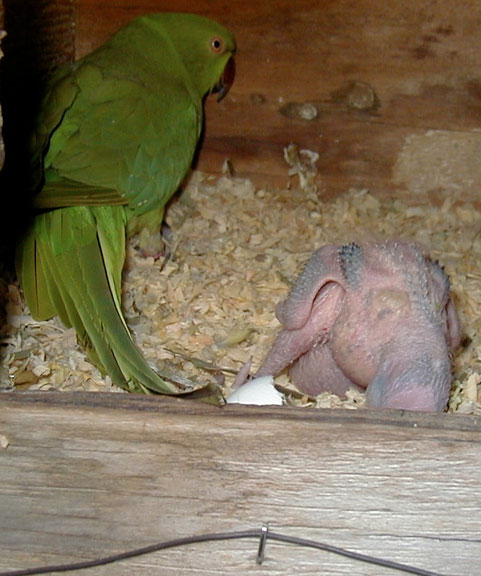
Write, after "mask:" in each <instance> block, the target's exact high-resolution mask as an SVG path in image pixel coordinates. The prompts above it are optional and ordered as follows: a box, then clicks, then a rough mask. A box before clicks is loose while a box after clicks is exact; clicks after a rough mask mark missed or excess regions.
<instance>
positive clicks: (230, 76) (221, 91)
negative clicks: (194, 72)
mask: <svg viewBox="0 0 481 576" xmlns="http://www.w3.org/2000/svg"><path fill="white" fill-rule="evenodd" d="M234 78H235V62H234V58H232V57H231V58H229V60H228V61H227V64H226V65H225V68H224V72H222V76H221V77H220V79H219V81H218V82H217V84H216V85H215V86H214V88H213V89H212V92H216V93H217V102H220V101H221V100H222V98H224V96H225V95H226V94H227V92H229V90H230V87H231V86H232V84H234Z"/></svg>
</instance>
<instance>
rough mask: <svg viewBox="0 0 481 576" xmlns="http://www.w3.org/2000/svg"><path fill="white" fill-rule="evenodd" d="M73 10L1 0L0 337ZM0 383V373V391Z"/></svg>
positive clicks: (69, 53) (67, 55) (38, 1)
mask: <svg viewBox="0 0 481 576" xmlns="http://www.w3.org/2000/svg"><path fill="white" fill-rule="evenodd" d="M1 3H2V2H1V0H0V16H1V15H2V14H1V12H2V7H1ZM73 10H74V8H73V3H72V2H64V1H63V0H3V29H4V30H5V31H6V36H5V38H4V39H3V41H2V51H3V54H4V57H3V59H2V61H1V62H0V103H1V107H2V116H3V128H2V132H3V140H4V145H5V162H4V165H3V169H2V171H1V172H0V195H1V196H0V197H1V202H2V208H1V210H0V215H1V220H0V335H1V334H2V333H3V328H4V326H5V320H6V303H7V299H8V285H9V284H10V283H11V282H13V281H14V279H15V270H14V254H15V244H16V240H17V239H18V238H19V236H20V235H21V234H22V232H23V231H24V230H25V228H26V226H27V225H28V223H29V221H30V219H31V210H30V204H31V202H30V200H31V196H32V190H31V185H30V181H31V167H30V157H29V142H30V138H31V135H32V132H33V127H34V123H35V118H36V115H37V112H38V108H39V104H40V100H41V95H42V91H43V86H44V85H45V81H46V79H47V78H48V76H49V75H50V74H51V72H52V70H53V69H54V68H55V67H56V66H57V65H59V64H61V63H63V62H65V61H67V60H71V59H73V56H74V26H73V22H74V12H73ZM1 27H2V26H1V22H0V28H1ZM3 350H4V346H3V345H1V343H0V368H2V367H3V365H4V362H3V358H2V357H3ZM3 382H4V378H3V374H1V373H0V388H1V387H2V383H3Z"/></svg>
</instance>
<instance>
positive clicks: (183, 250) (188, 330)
mask: <svg viewBox="0 0 481 576" xmlns="http://www.w3.org/2000/svg"><path fill="white" fill-rule="evenodd" d="M312 181H313V180H312V179H311V178H305V179H304V181H303V182H304V183H305V182H308V184H309V185H308V186H304V187H303V188H301V187H293V186H287V187H286V188H285V189H268V188H266V189H256V188H255V187H254V186H253V184H252V183H251V182H250V181H247V180H242V179H239V178H235V177H231V176H223V177H221V178H219V179H216V178H214V177H208V176H206V175H204V174H201V173H198V172H194V173H193V174H192V176H191V178H190V180H189V183H188V184H187V185H186V187H185V189H184V191H183V193H182V194H181V195H179V196H178V197H176V198H175V199H174V201H173V202H172V203H171V204H170V206H169V209H168V211H167V215H166V222H167V224H168V226H169V227H170V234H169V241H168V242H169V245H168V250H167V256H166V257H165V258H163V259H159V260H157V261H154V260H153V259H152V258H142V257H141V256H139V255H138V253H137V252H136V250H135V249H134V248H132V247H131V246H129V249H128V257H127V263H126V268H125V274H124V308H125V315H126V318H127V320H128V323H129V326H130V328H131V330H132V332H133V334H134V336H135V339H136V341H137V343H138V345H139V346H140V348H141V349H142V351H143V353H144V354H145V355H146V357H147V358H148V360H149V362H150V363H151V364H152V365H153V366H155V363H156V362H168V363H169V364H170V365H171V366H172V367H175V368H177V369H182V370H184V371H186V372H187V373H188V374H191V375H193V376H195V377H196V378H197V379H199V380H209V379H212V378H216V379H217V381H219V380H218V379H219V374H220V373H222V374H223V377H225V381H224V388H225V392H226V394H227V393H228V391H229V388H230V386H231V384H232V382H233V380H234V376H235V373H236V372H237V371H238V370H239V369H240V368H241V366H242V365H243V364H244V363H245V362H247V361H248V360H249V358H250V357H252V365H253V370H255V369H256V368H257V367H258V366H259V365H260V362H261V360H262V358H263V357H264V356H265V354H266V353H267V351H268V350H269V348H270V345H271V344H272V342H273V340H274V337H275V335H276V333H277V331H278V329H279V323H278V321H277V320H276V318H275V315H274V310H275V306H276V304H277V303H278V302H279V301H280V300H282V299H283V298H284V297H285V296H286V295H287V292H288V290H289V287H290V285H291V283H292V282H293V281H294V280H295V278H296V277H297V276H298V274H299V273H300V271H301V269H302V267H303V265H304V263H305V262H306V261H307V259H308V258H309V257H310V255H311V254H312V252H313V251H314V250H316V249H317V248H319V247H320V246H322V245H323V244H327V243H332V244H342V243H346V242H352V241H359V242H362V241H368V240H369V241H371V240H381V239H382V238H385V237H402V238H405V239H411V240H415V241H417V242H420V243H421V244H423V245H424V246H425V247H426V248H427V249H428V250H429V252H430V254H431V256H432V257H433V258H435V259H438V260H439V261H440V263H441V264H442V265H443V266H444V267H445V270H446V272H447V273H448V275H449V277H450V280H451V286H452V295H453V299H454V302H455V304H456V307H457V310H458V313H459V316H460V319H461V323H462V326H463V333H464V335H465V338H464V345H463V347H462V349H460V350H458V351H457V352H456V354H455V358H454V382H453V388H452V394H451V398H450V402H449V411H451V412H461V413H479V414H481V336H480V332H481V330H480V328H481V272H480V270H481V212H479V211H477V210H476V209H475V208H474V207H473V206H472V205H470V204H463V203H459V202H456V204H455V203H454V201H450V200H446V201H445V202H444V204H442V206H440V207H436V206H412V205H407V204H405V203H403V202H401V201H399V200H396V199H393V200H380V199H378V198H376V197H375V196H373V195H372V194H370V193H369V192H368V191H367V190H349V191H347V192H346V193H345V194H343V195H341V196H339V197H337V198H336V199H334V200H329V201H322V200H320V199H319V195H318V194H317V193H316V190H315V187H313V186H312ZM2 290H3V297H4V300H5V301H6V303H7V322H6V323H5V326H4V328H3V332H2V342H3V354H4V362H3V373H2V374H1V380H2V383H3V386H4V387H11V386H12V385H13V386H17V387H21V388H22V389H29V390H38V389H56V390H88V391H119V389H118V388H117V387H115V386H113V385H112V383H111V381H110V379H109V378H108V377H107V378H103V377H102V376H101V374H100V373H99V372H98V370H97V369H96V368H95V367H93V366H92V364H90V362H89V361H88V359H87V358H86V356H85V355H84V353H83V352H82V350H81V348H80V347H79V346H78V345H77V344H76V339H75V334H74V331H73V330H72V329H70V330H67V329H65V328H64V327H63V326H62V325H61V323H60V322H59V321H58V320H56V319H54V320H51V321H48V322H36V321H34V320H33V319H32V318H31V317H30V316H29V314H28V311H27V310H26V309H25V308H24V306H23V304H22V299H21V296H20V292H19V288H18V286H17V285H16V284H15V283H14V282H9V283H6V282H5V281H4V283H3V285H2ZM203 364H208V365H210V366H211V367H214V368H216V369H217V373H216V370H213V371H212V370H211V371H205V370H204V369H203V368H202V365H203ZM221 371H222V372H221ZM276 383H277V384H279V385H280V386H282V387H284V388H287V389H288V390H293V387H292V385H291V384H290V382H289V379H288V377H287V376H286V375H281V376H280V377H278V378H277V379H276ZM288 397H289V402H291V403H293V404H297V405H305V406H315V407H319V408H323V407H328V408H335V407H344V408H357V407H359V406H362V405H363V403H364V398H363V394H361V393H359V392H355V391H351V392H350V393H349V394H348V397H347V398H345V399H339V398H338V397H336V396H334V395H332V394H329V393H324V394H321V395H320V396H319V397H317V398H315V399H311V398H307V397H303V396H302V395H300V394H296V393H295V392H293V393H290V394H288Z"/></svg>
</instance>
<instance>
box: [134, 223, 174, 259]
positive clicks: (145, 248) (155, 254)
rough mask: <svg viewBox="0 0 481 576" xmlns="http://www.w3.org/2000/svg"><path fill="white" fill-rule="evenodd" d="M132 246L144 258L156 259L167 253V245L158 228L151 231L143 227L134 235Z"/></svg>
mask: <svg viewBox="0 0 481 576" xmlns="http://www.w3.org/2000/svg"><path fill="white" fill-rule="evenodd" d="M134 246H135V248H137V250H138V251H139V252H140V253H141V254H142V256H143V257H144V258H149V257H151V258H153V259H154V260H158V259H159V258H161V257H162V256H165V255H166V253H167V251H168V250H167V245H166V243H165V242H164V240H163V238H162V236H161V234H160V230H156V231H152V230H149V229H148V228H143V229H142V230H141V231H140V232H139V233H138V234H137V235H136V236H135V237H134Z"/></svg>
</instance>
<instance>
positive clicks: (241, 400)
mask: <svg viewBox="0 0 481 576" xmlns="http://www.w3.org/2000/svg"><path fill="white" fill-rule="evenodd" d="M283 401H284V394H282V393H281V392H279V390H277V389H276V388H275V387H274V378H273V377H272V376H261V377H260V378H254V379H253V380H248V381H247V382H246V383H245V384H242V386H240V387H239V388H237V390H235V391H234V392H233V393H232V394H231V395H230V396H229V398H227V399H226V402H227V404H255V405H256V406H269V405H274V404H275V405H277V406H281V405H282V403H283Z"/></svg>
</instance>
